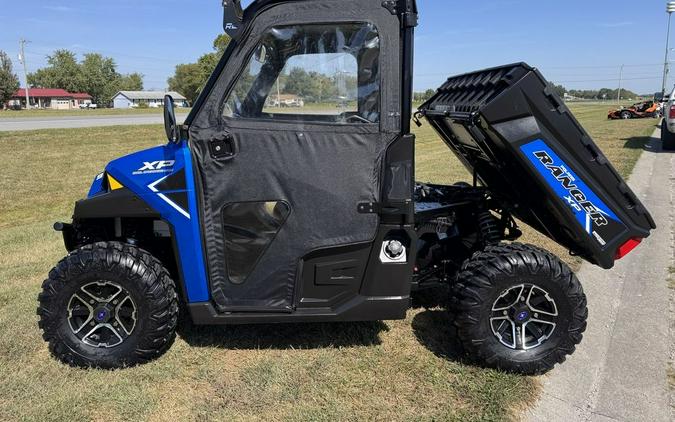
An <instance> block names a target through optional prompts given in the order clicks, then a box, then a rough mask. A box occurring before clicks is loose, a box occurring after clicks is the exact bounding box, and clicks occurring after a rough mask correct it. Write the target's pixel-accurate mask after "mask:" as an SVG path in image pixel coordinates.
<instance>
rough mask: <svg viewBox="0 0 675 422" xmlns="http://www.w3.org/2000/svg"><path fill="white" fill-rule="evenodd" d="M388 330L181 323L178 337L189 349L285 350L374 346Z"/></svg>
mask: <svg viewBox="0 0 675 422" xmlns="http://www.w3.org/2000/svg"><path fill="white" fill-rule="evenodd" d="M388 329H389V327H387V325H385V324H384V323H383V322H381V321H376V322H352V323H346V322H344V323H342V322H337V323H297V324H264V325H231V326H195V325H192V324H190V323H184V324H181V326H179V329H178V334H179V335H180V336H181V338H182V339H183V340H185V341H186V342H187V343H188V344H189V345H190V346H193V347H220V348H225V349H233V350H256V349H278V350H285V349H319V348H342V347H356V346H373V345H378V344H381V339H380V333H381V332H383V331H387V330H388Z"/></svg>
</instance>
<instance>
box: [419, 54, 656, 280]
mask: <svg viewBox="0 0 675 422" xmlns="http://www.w3.org/2000/svg"><path fill="white" fill-rule="evenodd" d="M418 115H421V116H424V117H426V119H427V120H428V121H429V123H430V124H431V125H432V126H433V127H434V129H435V130H436V131H437V132H438V133H439V135H441V137H442V138H443V139H444V140H445V142H446V143H447V145H448V146H449V147H450V148H451V149H452V151H453V152H454V153H455V154H456V155H457V156H458V157H459V158H460V160H461V161H462V162H463V163H464V165H465V166H466V167H467V168H468V169H469V170H470V171H471V172H473V173H474V175H475V178H476V180H477V182H479V183H481V184H483V185H485V186H487V187H488V188H489V190H490V192H491V193H492V195H494V196H495V197H498V198H500V199H501V200H502V201H503V202H504V203H506V204H509V207H510V208H511V209H510V212H511V213H512V214H513V215H514V216H516V217H517V218H519V219H520V220H522V221H524V222H525V223H527V224H529V225H530V226H532V227H534V228H536V229H537V230H539V231H540V232H542V233H543V234H545V235H547V236H548V237H550V238H551V239H553V240H555V241H556V242H558V243H560V244H561V245H563V246H565V247H567V248H568V249H569V250H570V251H571V252H572V253H574V254H577V255H580V256H581V257H583V258H585V259H586V260H588V261H590V262H592V263H594V264H597V265H600V266H602V267H604V268H611V267H612V266H613V265H614V261H615V260H616V259H618V258H621V257H622V256H623V255H625V254H626V253H628V252H629V251H630V250H631V249H632V248H634V247H635V246H636V245H637V244H638V243H639V242H640V241H641V240H642V239H643V238H645V237H647V236H649V232H650V230H651V229H654V228H656V225H655V224H654V220H653V219H652V217H651V216H650V215H649V212H648V211H647V210H646V209H645V208H644V206H643V205H642V203H640V201H639V200H638V199H637V198H636V196H635V194H634V193H633V192H632V191H631V189H630V188H629V187H628V185H627V184H626V183H625V181H624V180H623V179H622V178H621V176H619V174H618V173H617V171H616V170H615V169H614V167H612V165H611V164H610V163H609V161H608V160H607V159H606V158H605V156H604V155H603V154H602V152H601V151H600V149H599V148H598V147H597V145H596V144H595V143H594V142H593V140H592V139H591V137H590V136H589V135H588V133H587V132H586V131H585V130H584V128H583V127H581V125H580V124H579V122H577V120H576V119H575V118H574V116H573V115H572V113H571V112H570V111H569V109H568V108H567V106H565V104H564V103H563V101H562V100H561V99H560V97H559V96H558V95H556V94H555V92H554V91H553V90H552V89H551V87H550V85H549V84H548V82H547V81H546V80H545V79H544V78H543V76H542V75H541V73H539V71H537V70H536V69H534V68H532V67H530V66H528V65H527V64H525V63H517V64H512V65H506V66H501V67H495V68H491V69H486V70H482V71H478V72H473V73H467V74H464V75H460V76H455V77H452V78H450V79H448V80H447V82H446V83H444V84H443V86H441V87H440V88H439V89H438V91H437V92H436V94H435V95H434V96H433V97H432V98H431V99H429V100H428V101H427V102H425V103H424V104H423V105H422V106H420V108H419V112H418Z"/></svg>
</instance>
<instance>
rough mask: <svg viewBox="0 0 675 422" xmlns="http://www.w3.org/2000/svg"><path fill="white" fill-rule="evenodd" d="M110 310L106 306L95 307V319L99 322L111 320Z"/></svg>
mask: <svg viewBox="0 0 675 422" xmlns="http://www.w3.org/2000/svg"><path fill="white" fill-rule="evenodd" d="M111 314H112V313H111V312H110V310H109V309H108V308H107V307H106V306H99V307H97V308H96V309H94V319H95V320H96V322H98V323H105V322H108V321H109V320H110V316H111Z"/></svg>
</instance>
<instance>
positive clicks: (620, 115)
mask: <svg viewBox="0 0 675 422" xmlns="http://www.w3.org/2000/svg"><path fill="white" fill-rule="evenodd" d="M660 111H661V105H660V103H658V102H655V101H644V102H641V103H636V104H633V105H632V106H630V107H628V108H623V107H622V108H620V109H618V110H610V111H609V113H608V114H607V118H608V119H643V118H645V117H654V118H656V117H659V114H660Z"/></svg>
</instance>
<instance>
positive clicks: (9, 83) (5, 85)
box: [0, 50, 19, 108]
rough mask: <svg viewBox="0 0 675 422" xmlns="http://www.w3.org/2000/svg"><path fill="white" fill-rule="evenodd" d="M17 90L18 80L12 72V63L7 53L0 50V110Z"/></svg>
mask: <svg viewBox="0 0 675 422" xmlns="http://www.w3.org/2000/svg"><path fill="white" fill-rule="evenodd" d="M17 89H19V79H18V78H17V77H16V75H15V74H14V72H13V71H12V61H11V60H10V58H9V56H8V55H7V53H5V52H4V51H2V50H0V108H2V107H4V106H5V103H6V102H7V101H9V100H10V99H11V98H12V95H14V93H15V92H16V90H17Z"/></svg>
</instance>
